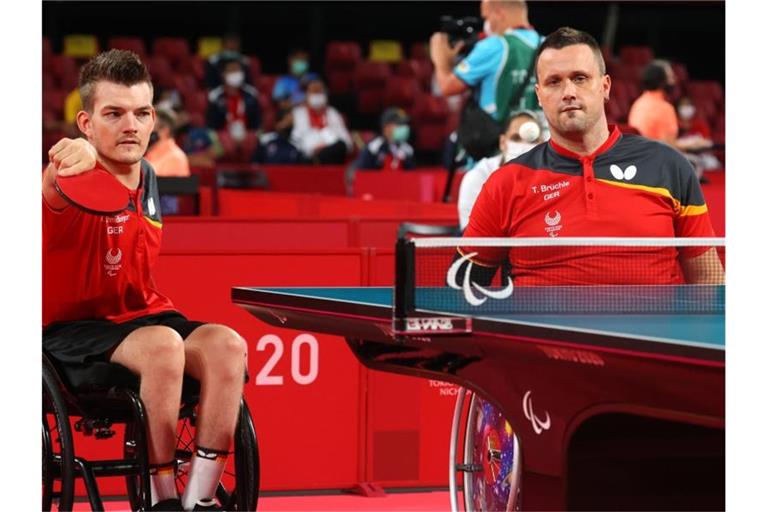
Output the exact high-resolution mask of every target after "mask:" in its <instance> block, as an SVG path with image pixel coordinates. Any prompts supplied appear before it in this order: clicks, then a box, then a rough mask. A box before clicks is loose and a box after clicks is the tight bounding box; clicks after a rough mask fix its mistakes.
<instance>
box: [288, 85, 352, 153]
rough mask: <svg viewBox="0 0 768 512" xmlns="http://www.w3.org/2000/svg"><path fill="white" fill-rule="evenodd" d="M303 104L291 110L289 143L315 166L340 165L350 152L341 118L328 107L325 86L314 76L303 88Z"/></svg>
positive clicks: (350, 146) (349, 143)
mask: <svg viewBox="0 0 768 512" xmlns="http://www.w3.org/2000/svg"><path fill="white" fill-rule="evenodd" d="M304 92H305V100H304V103H303V104H301V105H299V106H297V107H294V109H293V112H292V113H293V130H292V131H291V143H292V144H293V145H294V146H296V147H297V148H299V150H300V151H301V152H302V154H303V155H304V157H305V158H306V159H307V160H308V161H310V162H312V163H315V164H341V163H344V161H345V160H346V158H347V155H348V154H349V152H350V151H351V150H352V137H351V136H350V135H349V131H348V130H347V126H346V125H345V124H344V118H343V117H341V114H339V112H338V110H336V109H335V108H333V107H332V106H330V105H328V94H327V93H326V89H325V84H324V83H323V81H322V80H321V79H320V78H319V77H317V76H316V75H314V76H312V77H311V78H310V79H309V80H308V81H307V82H306V86H305V90H304Z"/></svg>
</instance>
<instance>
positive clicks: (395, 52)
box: [368, 40, 403, 64]
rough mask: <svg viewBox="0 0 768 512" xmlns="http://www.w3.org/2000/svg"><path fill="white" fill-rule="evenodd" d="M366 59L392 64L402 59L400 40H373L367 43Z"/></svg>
mask: <svg viewBox="0 0 768 512" xmlns="http://www.w3.org/2000/svg"><path fill="white" fill-rule="evenodd" d="M368 60H370V61H373V62H386V63H388V64H394V63H397V62H400V61H401V60H403V45H402V44H401V43H400V41H392V40H374V41H371V42H370V44H369V45H368Z"/></svg>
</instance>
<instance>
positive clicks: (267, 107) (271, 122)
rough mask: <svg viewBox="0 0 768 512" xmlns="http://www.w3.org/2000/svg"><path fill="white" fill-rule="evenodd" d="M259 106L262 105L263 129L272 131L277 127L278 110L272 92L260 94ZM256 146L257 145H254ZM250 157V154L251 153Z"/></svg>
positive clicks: (263, 130)
mask: <svg viewBox="0 0 768 512" xmlns="http://www.w3.org/2000/svg"><path fill="white" fill-rule="evenodd" d="M258 99H259V107H261V127H260V128H261V131H262V132H265V133H266V132H271V131H272V129H273V128H274V127H275V117H276V116H277V112H276V111H275V107H274V105H272V95H271V94H259V98H258ZM254 148H255V146H254ZM249 158H250V154H249Z"/></svg>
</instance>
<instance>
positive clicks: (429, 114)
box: [411, 94, 449, 151]
mask: <svg viewBox="0 0 768 512" xmlns="http://www.w3.org/2000/svg"><path fill="white" fill-rule="evenodd" d="M448 117H449V112H448V103H447V102H446V101H445V98H443V97H441V96H431V95H427V94H423V95H421V96H419V97H418V98H417V100H416V103H415V104H414V107H413V113H412V116H411V118H412V121H411V124H412V126H413V128H414V131H415V135H416V140H415V144H414V147H415V149H416V150H417V151H419V150H421V151H439V150H440V149H441V148H442V147H443V144H444V142H445V138H446V136H447V135H448V133H449V132H448Z"/></svg>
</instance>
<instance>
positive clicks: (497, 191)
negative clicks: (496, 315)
mask: <svg viewBox="0 0 768 512" xmlns="http://www.w3.org/2000/svg"><path fill="white" fill-rule="evenodd" d="M464 236H466V237H546V236H550V237H710V236H714V232H713V230H712V225H711V223H710V220H709V214H708V212H707V206H706V203H705V202H704V197H703V195H702V192H701V188H700V186H699V182H698V179H697V178H696V175H695V173H694V171H693V168H692V167H691V165H690V163H689V162H688V161H687V160H686V159H685V157H684V156H683V155H682V154H680V153H679V152H678V151H676V150H675V149H673V148H672V147H670V146H667V145H665V144H662V143H659V142H656V141H652V140H649V139H646V138H644V137H640V136H635V135H622V134H621V132H620V131H619V130H618V128H617V127H615V126H611V127H610V136H609V137H608V140H606V141H605V143H604V144H603V145H602V146H601V147H600V148H598V149H597V150H596V151H595V152H594V153H593V154H591V155H588V156H580V155H577V154H575V153H573V152H571V151H569V150H567V149H565V148H563V147H561V146H559V145H557V144H556V143H555V142H554V141H549V142H548V143H545V144H540V145H538V146H536V147H535V148H533V149H531V150H530V151H529V152H527V153H525V154H523V155H521V156H520V157H518V158H516V159H515V160H512V161H511V162H509V163H508V164H506V165H504V166H503V167H501V168H500V169H499V170H498V171H496V172H495V173H493V174H492V175H491V177H490V178H489V179H488V181H487V182H486V183H485V185H484V186H483V189H482V191H481V192H480V195H479V197H478V199H477V202H476V203H475V206H474V208H473V210H472V214H471V216H470V219H469V224H468V226H467V229H466V230H465V232H464ZM704 250H706V248H703V249H702V248H695V249H685V252H684V253H682V254H681V256H683V257H691V256H696V255H698V254H701V253H702V252H703V251H704ZM472 251H473V252H474V251H476V252H477V253H478V254H477V255H476V256H475V257H473V258H472V260H473V261H474V262H475V263H478V264H480V265H485V266H498V265H499V264H501V262H502V261H503V260H505V259H506V258H507V257H509V259H510V262H511V263H512V269H513V275H514V276H515V279H516V282H517V283H520V284H526V283H527V284H629V283H642V284H645V283H648V282H651V283H681V282H683V277H682V272H681V268H680V265H679V262H678V252H677V250H675V249H673V248H669V249H658V248H645V249H643V248H633V249H632V250H628V249H621V250H617V249H610V248H605V247H602V248H600V247H595V248H594V249H593V250H592V251H587V250H576V249H570V248H542V249H531V248H526V249H525V250H523V249H518V250H509V249H499V248H472ZM630 268H633V269H642V272H630V271H629V269H630ZM622 269H627V271H623V270H622Z"/></svg>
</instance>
